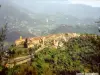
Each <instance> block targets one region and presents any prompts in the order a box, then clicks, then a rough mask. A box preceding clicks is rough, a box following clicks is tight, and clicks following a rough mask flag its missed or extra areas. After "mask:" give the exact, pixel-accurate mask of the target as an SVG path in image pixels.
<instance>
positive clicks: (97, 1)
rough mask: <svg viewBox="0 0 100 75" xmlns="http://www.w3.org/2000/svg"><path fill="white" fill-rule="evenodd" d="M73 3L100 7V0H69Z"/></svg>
mask: <svg viewBox="0 0 100 75" xmlns="http://www.w3.org/2000/svg"><path fill="white" fill-rule="evenodd" d="M69 1H70V2H71V3H73V4H86V5H91V6H93V7H100V0H69Z"/></svg>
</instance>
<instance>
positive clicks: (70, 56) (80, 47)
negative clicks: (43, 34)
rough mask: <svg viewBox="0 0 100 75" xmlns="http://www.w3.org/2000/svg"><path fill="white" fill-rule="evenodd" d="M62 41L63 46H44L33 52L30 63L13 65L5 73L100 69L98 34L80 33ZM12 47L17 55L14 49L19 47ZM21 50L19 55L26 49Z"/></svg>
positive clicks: (68, 74) (70, 73)
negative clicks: (37, 51)
mask: <svg viewBox="0 0 100 75" xmlns="http://www.w3.org/2000/svg"><path fill="white" fill-rule="evenodd" d="M62 42H63V43H64V46H63V47H58V48H57V49H56V48H54V47H50V46H49V47H46V48H44V49H43V50H42V51H41V52H39V53H37V54H35V55H34V57H35V58H34V59H33V60H31V61H30V63H26V64H22V65H20V66H14V67H13V68H11V69H9V68H7V69H6V70H5V72H6V74H8V75H22V74H24V75H47V74H48V75H60V74H61V75H74V74H76V73H77V72H99V71H100V66H99V63H100V60H99V58H100V36H98V35H92V34H84V35H83V34H82V35H81V36H80V37H77V38H71V39H70V40H69V41H68V42H65V41H63V40H62ZM14 48H16V50H15V49H14V50H15V56H16V55H18V54H17V53H16V51H17V50H21V49H20V48H17V47H14ZM35 49H37V48H35ZM35 49H32V50H35ZM22 50H23V51H22V52H20V54H19V55H21V54H24V53H26V52H27V49H26V52H24V51H25V49H24V48H23V49H22ZM32 52H34V51H32ZM27 53H28V52H27ZM4 69H5V68H4ZM2 71H4V70H2ZM2 71H1V72H2ZM5 72H3V73H5Z"/></svg>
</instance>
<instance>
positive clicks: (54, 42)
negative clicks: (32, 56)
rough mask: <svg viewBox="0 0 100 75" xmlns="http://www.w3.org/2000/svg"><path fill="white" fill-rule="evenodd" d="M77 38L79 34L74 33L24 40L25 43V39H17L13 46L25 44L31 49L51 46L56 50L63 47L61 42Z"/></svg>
mask: <svg viewBox="0 0 100 75" xmlns="http://www.w3.org/2000/svg"><path fill="white" fill-rule="evenodd" d="M79 36H80V34H76V33H65V34H64V33H62V34H51V35H48V36H41V37H32V38H26V39H27V42H26V39H25V38H22V39H18V40H16V41H15V44H16V46H20V45H25V44H26V45H27V48H32V47H34V46H35V45H41V46H43V45H44V46H46V45H51V46H54V47H56V48H57V47H58V46H63V43H62V41H61V40H63V41H66V42H67V41H68V40H69V39H70V38H73V37H79ZM24 47H25V46H24Z"/></svg>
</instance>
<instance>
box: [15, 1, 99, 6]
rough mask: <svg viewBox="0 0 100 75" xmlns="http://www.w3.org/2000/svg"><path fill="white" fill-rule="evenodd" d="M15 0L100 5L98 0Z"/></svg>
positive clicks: (30, 2)
mask: <svg viewBox="0 0 100 75" xmlns="http://www.w3.org/2000/svg"><path fill="white" fill-rule="evenodd" d="M15 2H19V3H20V4H21V3H22V4H25V5H27V4H32V3H33V2H40V3H62V4H63V3H64V4H65V3H69V4H86V5H90V6H93V7H100V0H15Z"/></svg>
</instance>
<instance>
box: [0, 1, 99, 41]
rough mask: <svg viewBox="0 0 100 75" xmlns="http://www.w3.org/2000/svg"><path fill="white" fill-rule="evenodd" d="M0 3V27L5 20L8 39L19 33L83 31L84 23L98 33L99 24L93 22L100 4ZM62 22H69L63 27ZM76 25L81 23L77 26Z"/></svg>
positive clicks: (38, 33)
mask: <svg viewBox="0 0 100 75" xmlns="http://www.w3.org/2000/svg"><path fill="white" fill-rule="evenodd" d="M25 1H26V0H25ZM30 2H31V1H30ZM26 3H27V1H26ZM0 4H1V5H2V7H1V8H0V27H1V26H2V25H4V24H5V23H6V21H7V22H8V32H9V33H8V35H7V37H8V40H12V38H13V40H16V39H17V38H18V37H19V36H20V35H22V36H24V37H28V36H41V35H45V34H51V33H60V32H79V33H81V32H83V33H84V30H86V29H87V27H88V32H87V31H85V32H87V33H90V32H91V33H95V34H97V33H98V31H97V30H98V27H97V26H96V24H95V23H94V22H95V21H96V20H97V19H98V17H99V16H100V14H99V12H100V8H93V7H90V6H87V5H79V4H78V5H77V4H76V5H75V4H66V5H65V4H64V5H62V4H52V3H45V4H44V3H38V2H37V3H36V2H34V3H32V5H33V6H31V4H30V5H26V6H25V5H24V3H22V4H21V3H18V1H16V2H13V1H11V0H0ZM30 6H31V7H30ZM63 25H68V26H67V27H66V26H65V27H63ZM77 26H79V27H80V29H79V30H78V27H77ZM60 28H61V29H60ZM73 28H74V29H73ZM16 32H17V33H19V34H16ZM9 35H12V36H9ZM17 36H18V37H17Z"/></svg>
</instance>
